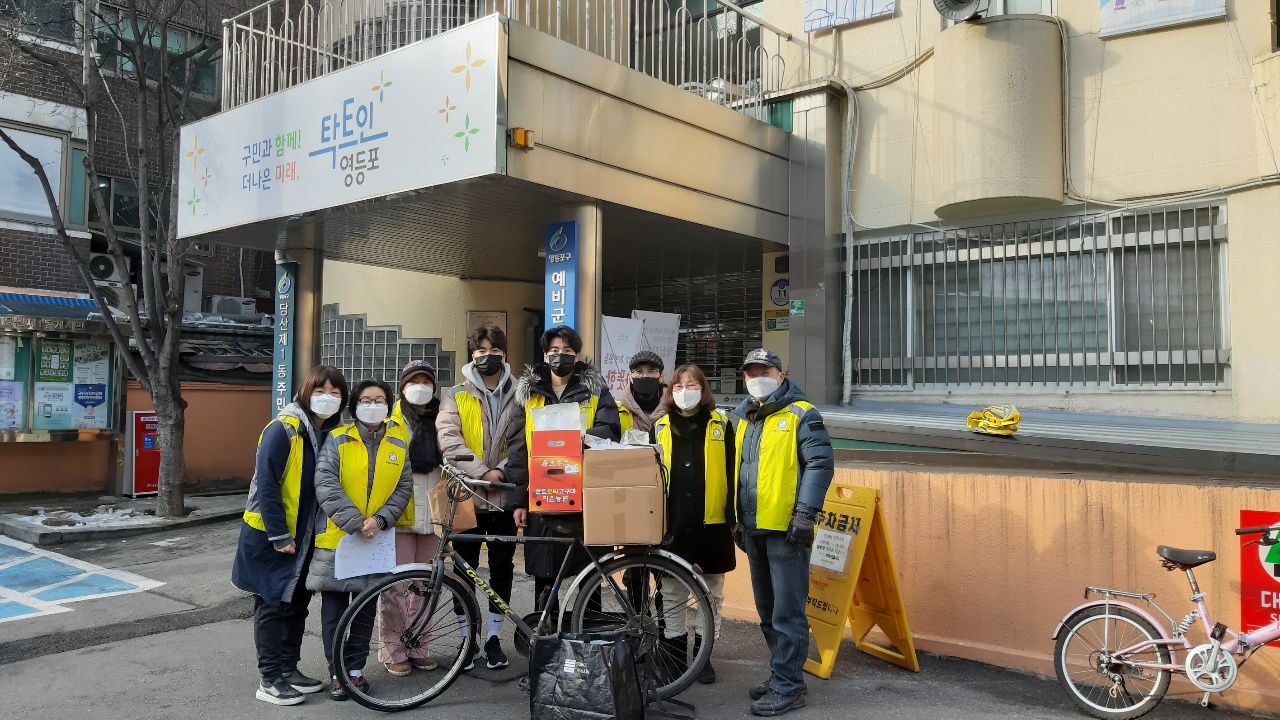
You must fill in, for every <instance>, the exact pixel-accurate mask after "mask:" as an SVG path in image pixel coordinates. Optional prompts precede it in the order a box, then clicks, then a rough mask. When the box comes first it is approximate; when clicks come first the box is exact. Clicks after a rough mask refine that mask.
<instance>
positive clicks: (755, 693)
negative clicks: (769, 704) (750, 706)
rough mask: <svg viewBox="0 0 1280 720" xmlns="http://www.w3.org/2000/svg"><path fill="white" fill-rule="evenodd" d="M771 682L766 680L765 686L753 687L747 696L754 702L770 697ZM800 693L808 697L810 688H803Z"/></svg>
mask: <svg viewBox="0 0 1280 720" xmlns="http://www.w3.org/2000/svg"><path fill="white" fill-rule="evenodd" d="M772 679H773V678H769V680H772ZM769 680H765V681H764V683H763V684H761V685H757V686H755V687H753V688H751V689H750V690H748V691H747V694H748V695H750V696H751V699H752V700H759V699H760V698H762V697H764V696H765V695H768V694H769ZM800 692H801V693H803V694H805V695H808V694H809V688H807V687H806V688H801V689H800Z"/></svg>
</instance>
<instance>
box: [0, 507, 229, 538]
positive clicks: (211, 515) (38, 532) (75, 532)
mask: <svg viewBox="0 0 1280 720" xmlns="http://www.w3.org/2000/svg"><path fill="white" fill-rule="evenodd" d="M199 512H200V511H199V510H197V511H196V513H199ZM196 513H192V515H191V516H187V517H185V518H178V519H176V520H161V521H159V522H157V523H155V524H151V525H139V526H137V527H115V528H92V527H85V528H41V527H38V526H36V525H32V524H31V523H27V522H22V521H20V520H14V519H11V518H0V535H7V536H8V537H11V538H13V539H15V540H20V541H22V542H25V543H30V544H32V545H58V544H60V543H67V542H80V541H83V540H109V539H112V538H123V537H133V536H135V535H147V534H149V533H156V532H163V531H165V530H175V529H178V528H185V527H198V526H200V525H211V524H213V523H217V522H223V521H226V520H231V519H233V518H235V519H238V518H240V517H242V516H243V515H244V508H234V509H227V510H211V511H209V512H207V513H203V514H200V515H199V516H198V517H196V516H195V514H196Z"/></svg>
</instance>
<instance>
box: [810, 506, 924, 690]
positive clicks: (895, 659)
mask: <svg viewBox="0 0 1280 720" xmlns="http://www.w3.org/2000/svg"><path fill="white" fill-rule="evenodd" d="M814 530H815V537H814V542H813V554H812V556H811V557H810V560H809V600H808V605H807V607H806V608H805V614H806V615H808V617H809V628H810V631H811V632H812V633H813V639H814V641H815V642H816V643H817V646H818V653H819V655H820V659H819V660H808V661H806V662H805V664H804V669H805V672H808V673H810V674H812V675H816V676H817V677H820V678H822V679H824V680H825V679H827V678H830V677H831V670H832V668H833V667H834V666H835V664H836V653H837V652H839V651H840V641H841V640H842V639H843V637H844V628H845V623H848V624H849V626H850V627H851V628H852V630H853V642H854V645H855V646H856V647H857V648H858V649H859V650H861V651H862V652H864V653H867V654H868V655H872V656H874V657H878V658H880V659H881V660H884V661H885V662H890V663H893V664H894V665H901V666H902V667H904V668H907V669H909V670H912V671H915V672H920V661H919V660H918V659H917V658H916V646H915V642H914V640H912V638H911V628H910V627H909V626H908V625H907V609H906V606H905V605H904V604H903V602H902V588H901V587H900V586H899V585H898V571H897V568H896V567H895V564H894V562H893V553H892V552H890V550H889V533H888V531H887V528H886V527H885V520H884V513H883V511H881V509H880V491H879V490H875V489H873V488H865V487H858V486H856V485H850V484H848V483H842V482H839V481H836V482H833V483H831V488H830V489H829V490H827V499H826V502H825V504H824V505H823V506H822V512H820V513H819V514H818V519H817V521H816V522H815V523H814ZM876 627H879V628H880V630H881V632H883V633H884V634H885V635H887V636H888V637H889V641H890V642H891V643H893V646H894V647H895V648H897V650H898V652H894V651H893V650H890V649H888V648H884V647H881V646H879V645H875V644H872V643H870V642H868V641H867V635H868V634H869V633H870V632H871V630H872V629H873V628H876Z"/></svg>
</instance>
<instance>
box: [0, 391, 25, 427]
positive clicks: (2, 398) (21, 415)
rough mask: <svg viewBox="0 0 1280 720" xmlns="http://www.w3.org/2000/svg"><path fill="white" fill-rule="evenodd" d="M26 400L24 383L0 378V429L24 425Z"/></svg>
mask: <svg viewBox="0 0 1280 720" xmlns="http://www.w3.org/2000/svg"><path fill="white" fill-rule="evenodd" d="M26 400H27V393H26V386H25V384H24V383H20V382H14V381H12V380H0V430H14V429H17V428H20V427H25V423H26V406H27V403H26Z"/></svg>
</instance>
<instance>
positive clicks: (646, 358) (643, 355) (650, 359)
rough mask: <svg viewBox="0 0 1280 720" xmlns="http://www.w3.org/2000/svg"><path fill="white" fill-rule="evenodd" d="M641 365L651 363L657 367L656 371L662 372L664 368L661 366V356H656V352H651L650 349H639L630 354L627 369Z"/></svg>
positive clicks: (633, 368)
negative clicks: (629, 363) (629, 362)
mask: <svg viewBox="0 0 1280 720" xmlns="http://www.w3.org/2000/svg"><path fill="white" fill-rule="evenodd" d="M641 365H652V366H654V367H656V368H658V372H664V371H665V370H666V368H665V367H663V366H662V358H660V357H658V353H656V352H653V351H652V350H641V351H640V352H638V353H636V354H635V355H632V356H631V365H630V368H629V369H631V370H635V369H636V368H637V367H639V366H641Z"/></svg>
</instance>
